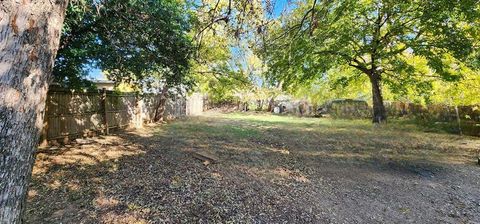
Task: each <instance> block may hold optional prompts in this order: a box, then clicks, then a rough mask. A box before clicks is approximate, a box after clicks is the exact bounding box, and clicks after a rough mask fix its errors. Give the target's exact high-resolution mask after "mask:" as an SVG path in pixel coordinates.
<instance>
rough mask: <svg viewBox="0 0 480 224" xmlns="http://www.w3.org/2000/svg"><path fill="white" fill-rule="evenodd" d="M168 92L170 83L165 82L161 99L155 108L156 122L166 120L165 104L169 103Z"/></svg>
mask: <svg viewBox="0 0 480 224" xmlns="http://www.w3.org/2000/svg"><path fill="white" fill-rule="evenodd" d="M167 94H168V85H167V84H165V86H163V88H162V92H161V93H160V100H159V102H158V105H157V108H156V109H155V117H154V118H153V121H154V122H162V121H164V120H165V116H164V115H165V106H166V104H167Z"/></svg>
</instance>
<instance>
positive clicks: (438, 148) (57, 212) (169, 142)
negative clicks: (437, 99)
mask: <svg viewBox="0 0 480 224" xmlns="http://www.w3.org/2000/svg"><path fill="white" fill-rule="evenodd" d="M402 130H403V129H401V128H396V127H388V128H384V129H381V130H379V129H373V128H371V127H370V125H369V124H367V123H362V122H360V123H357V122H353V121H329V120H319V119H301V118H285V117H273V116H252V115H248V116H247V115H220V114H213V115H209V116H206V117H201V118H192V119H188V120H182V121H176V122H174V123H171V124H168V125H165V126H162V127H149V128H146V129H144V130H137V131H132V132H118V133H116V135H114V136H107V137H99V138H94V139H92V141H91V142H87V143H85V144H82V145H70V146H66V147H61V148H58V149H55V148H53V149H42V150H41V151H40V152H39V153H38V155H37V162H36V164H35V169H34V175H33V179H32V184H31V188H30V189H31V190H30V192H29V203H28V208H27V212H26V220H27V222H28V223H60V222H61V223H98V222H102V223H165V222H167V223H185V222H200V223H206V222H209V223H210V222H213V223H218V222H221V223H225V222H242V223H245V222H246V223H272V222H273V223H282V222H288V223H480V215H479V214H480V187H479V186H480V167H479V166H476V165H475V161H474V159H475V156H476V154H477V153H478V152H479V149H480V147H479V146H480V139H478V138H477V139H475V138H464V137H457V136H452V135H445V134H432V133H420V132H409V131H402ZM192 152H206V153H209V154H213V155H215V157H218V160H219V161H217V162H216V163H210V164H208V163H204V161H201V160H199V159H197V158H195V157H194V156H192Z"/></svg>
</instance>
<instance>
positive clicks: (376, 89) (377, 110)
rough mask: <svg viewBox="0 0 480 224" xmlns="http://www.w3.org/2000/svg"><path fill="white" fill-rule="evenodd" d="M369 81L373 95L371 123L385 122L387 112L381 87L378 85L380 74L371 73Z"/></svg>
mask: <svg viewBox="0 0 480 224" xmlns="http://www.w3.org/2000/svg"><path fill="white" fill-rule="evenodd" d="M369 77H370V83H371V84H372V96H373V117H372V121H373V123H385V122H387V112H386V110H385V105H383V96H382V89H381V87H380V80H381V79H380V75H378V74H375V73H374V74H371V75H369Z"/></svg>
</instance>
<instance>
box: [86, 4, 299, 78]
mask: <svg viewBox="0 0 480 224" xmlns="http://www.w3.org/2000/svg"><path fill="white" fill-rule="evenodd" d="M271 1H272V2H274V8H273V18H276V17H279V16H280V15H281V14H282V12H284V11H288V10H290V9H291V7H292V6H289V2H294V1H295V0H271ZM234 53H235V52H234ZM88 70H89V72H88V76H87V78H88V79H90V80H93V79H97V80H105V79H106V77H105V76H104V75H103V74H102V70H101V69H98V68H95V67H90V68H88Z"/></svg>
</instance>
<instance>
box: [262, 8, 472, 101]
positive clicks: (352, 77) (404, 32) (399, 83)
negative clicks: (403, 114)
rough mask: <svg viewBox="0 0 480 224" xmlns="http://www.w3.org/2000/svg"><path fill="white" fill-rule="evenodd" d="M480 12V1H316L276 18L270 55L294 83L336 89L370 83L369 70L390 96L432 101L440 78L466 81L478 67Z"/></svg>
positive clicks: (272, 70) (278, 74)
mask: <svg viewBox="0 0 480 224" xmlns="http://www.w3.org/2000/svg"><path fill="white" fill-rule="evenodd" d="M479 13H480V4H479V1H478V0H465V1H446V0H445V1H444V0H442V1H439V0H431V1H430V0H428V1H411V0H410V1H394V0H362V1H357V0H336V1H312V0H309V1H306V2H301V3H299V4H298V7H297V8H296V9H295V10H294V11H293V12H291V13H290V14H289V15H288V16H286V17H283V18H281V19H280V20H279V21H276V22H275V23H273V25H272V26H271V27H270V30H269V38H268V40H267V41H266V42H265V43H264V44H265V45H266V46H267V48H266V49H267V50H266V51H265V52H264V54H263V58H264V60H265V61H266V62H267V64H268V68H269V76H270V78H271V79H272V80H281V81H283V86H284V88H285V89H287V90H291V89H296V88H298V87H299V86H300V87H302V88H306V89H307V90H308V89H311V88H317V87H312V86H311V85H312V83H313V84H316V85H317V86H321V87H319V88H326V87H327V88H328V87H329V88H330V89H328V90H325V89H323V90H321V91H323V92H328V94H327V95H330V94H331V90H332V89H335V90H339V89H343V90H345V89H346V87H348V86H350V87H351V85H353V86H357V87H362V86H365V84H366V83H368V82H369V80H368V79H367V78H360V77H359V76H360V75H361V74H364V75H366V76H365V77H370V78H371V77H374V78H378V79H380V80H381V81H382V83H383V84H384V85H386V86H387V87H389V88H388V90H389V91H388V92H387V93H386V95H387V98H400V97H401V96H405V95H407V96H408V95H415V96H421V97H422V98H423V99H422V100H419V99H418V98H416V99H414V100H415V101H423V100H425V99H427V101H428V98H429V97H428V95H429V94H432V93H433V92H432V91H433V90H434V88H435V87H434V85H436V84H435V83H434V82H435V81H438V82H441V83H444V82H458V81H460V80H464V79H465V78H466V76H467V74H466V72H465V71H466V69H467V68H468V67H470V68H473V67H474V63H472V62H473V61H475V55H476V54H477V53H478V52H477V49H476V48H475V46H476V44H478V43H479V37H480V35H478V34H479V29H478V26H476V25H478V22H479V18H480V17H479ZM418 60H420V61H418ZM347 66H348V67H351V68H353V69H354V71H352V70H350V69H346V67H347ZM332 69H334V70H343V71H346V72H343V73H344V74H345V75H338V74H334V73H332ZM334 70H333V71H334ZM359 81H361V82H359ZM303 91H304V90H303ZM319 94H321V95H323V94H324V93H319ZM390 94H392V95H390ZM313 95H315V94H313ZM340 95H345V94H340ZM347 95H348V94H347ZM475 95H476V96H477V97H478V93H476V94H475ZM333 96H334V97H336V94H333Z"/></svg>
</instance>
